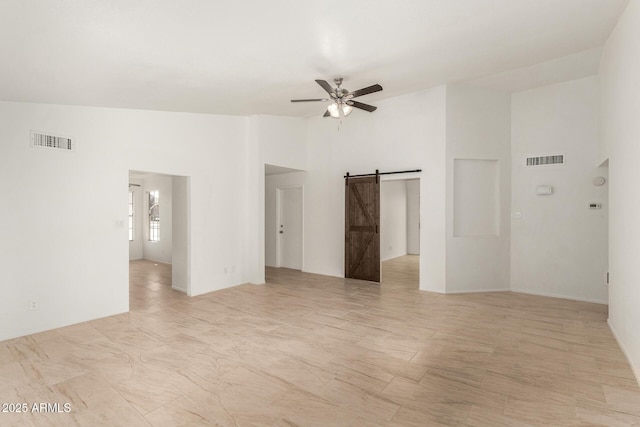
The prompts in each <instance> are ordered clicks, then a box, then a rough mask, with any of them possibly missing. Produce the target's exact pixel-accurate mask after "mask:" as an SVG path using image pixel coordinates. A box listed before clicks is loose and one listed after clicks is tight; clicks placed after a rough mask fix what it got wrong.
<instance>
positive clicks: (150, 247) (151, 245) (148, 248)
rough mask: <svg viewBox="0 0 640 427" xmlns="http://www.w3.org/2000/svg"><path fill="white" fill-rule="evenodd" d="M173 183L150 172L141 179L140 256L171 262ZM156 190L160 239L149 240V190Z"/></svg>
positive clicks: (166, 262) (165, 176)
mask: <svg viewBox="0 0 640 427" xmlns="http://www.w3.org/2000/svg"><path fill="white" fill-rule="evenodd" d="M172 187H173V183H172V178H171V177H170V176H167V175H159V174H155V173H154V174H150V175H147V176H146V177H145V178H144V179H143V180H142V194H143V196H142V199H143V202H142V210H141V211H139V213H140V216H141V217H142V224H143V226H142V228H143V230H142V236H143V237H142V258H144V259H148V260H151V261H157V262H163V263H165V264H171V253H172V251H171V248H172V246H173V214H172V210H173V209H172V208H173V190H172ZM155 190H157V191H158V195H159V197H158V200H159V207H160V240H159V241H155V242H152V241H150V240H149V192H151V191H155Z"/></svg>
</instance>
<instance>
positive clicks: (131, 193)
mask: <svg viewBox="0 0 640 427" xmlns="http://www.w3.org/2000/svg"><path fill="white" fill-rule="evenodd" d="M129 241H130V242H133V191H129Z"/></svg>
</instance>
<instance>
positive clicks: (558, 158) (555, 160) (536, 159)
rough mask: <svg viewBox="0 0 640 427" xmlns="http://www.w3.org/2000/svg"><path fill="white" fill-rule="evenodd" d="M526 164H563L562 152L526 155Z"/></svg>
mask: <svg viewBox="0 0 640 427" xmlns="http://www.w3.org/2000/svg"><path fill="white" fill-rule="evenodd" d="M526 160H527V163H526V164H527V166H548V165H564V162H565V160H564V154H553V155H550V156H533V157H527V158H526Z"/></svg>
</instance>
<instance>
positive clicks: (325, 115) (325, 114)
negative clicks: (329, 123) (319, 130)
mask: <svg viewBox="0 0 640 427" xmlns="http://www.w3.org/2000/svg"><path fill="white" fill-rule="evenodd" d="M330 115H331V113H329V110H327V111H325V112H324V114H323V115H322V117H329V116H330Z"/></svg>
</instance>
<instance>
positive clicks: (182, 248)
mask: <svg viewBox="0 0 640 427" xmlns="http://www.w3.org/2000/svg"><path fill="white" fill-rule="evenodd" d="M171 180H172V184H171V195H172V199H171V200H172V202H173V204H172V206H171V216H172V221H171V224H172V230H171V237H172V243H173V245H172V247H171V287H172V288H173V289H176V290H179V291H181V292H185V293H189V288H190V286H191V285H190V283H191V268H190V262H189V259H190V257H191V245H190V243H191V242H190V239H189V235H190V232H191V227H190V222H189V221H190V217H191V210H190V203H191V200H190V198H191V195H190V186H189V177H186V176H173V177H171ZM160 215H162V213H160Z"/></svg>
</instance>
